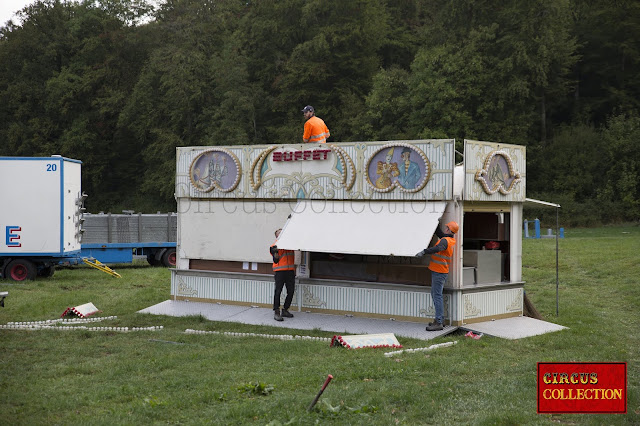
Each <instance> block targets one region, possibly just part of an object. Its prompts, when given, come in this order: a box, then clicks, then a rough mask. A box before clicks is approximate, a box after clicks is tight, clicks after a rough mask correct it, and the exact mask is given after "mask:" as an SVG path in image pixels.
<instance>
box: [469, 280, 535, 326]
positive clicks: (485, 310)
mask: <svg viewBox="0 0 640 426" xmlns="http://www.w3.org/2000/svg"><path fill="white" fill-rule="evenodd" d="M522 298H523V290H522V288H513V289H507V290H493V291H487V292H478V293H467V294H464V295H463V310H462V313H463V315H464V318H463V320H464V319H473V318H481V317H488V316H493V315H502V314H510V313H517V312H520V313H521V312H522Z"/></svg>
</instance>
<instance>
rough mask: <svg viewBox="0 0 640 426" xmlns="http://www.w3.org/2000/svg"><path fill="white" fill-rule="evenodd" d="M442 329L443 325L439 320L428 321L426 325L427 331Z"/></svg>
mask: <svg viewBox="0 0 640 426" xmlns="http://www.w3.org/2000/svg"><path fill="white" fill-rule="evenodd" d="M442 329H444V325H443V324H442V323H441V322H435V321H434V322H430V323H429V324H428V325H427V331H440V330H442Z"/></svg>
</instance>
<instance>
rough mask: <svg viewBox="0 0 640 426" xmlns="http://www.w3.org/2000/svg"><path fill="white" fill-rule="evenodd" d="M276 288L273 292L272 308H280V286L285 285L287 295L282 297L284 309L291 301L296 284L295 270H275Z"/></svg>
mask: <svg viewBox="0 0 640 426" xmlns="http://www.w3.org/2000/svg"><path fill="white" fill-rule="evenodd" d="M275 279H276V290H275V293H274V294H273V310H274V311H275V310H276V309H280V295H281V294H282V287H284V286H285V285H286V286H287V297H286V299H284V309H287V310H288V309H289V306H291V302H292V301H293V292H294V291H295V286H296V271H276V273H275Z"/></svg>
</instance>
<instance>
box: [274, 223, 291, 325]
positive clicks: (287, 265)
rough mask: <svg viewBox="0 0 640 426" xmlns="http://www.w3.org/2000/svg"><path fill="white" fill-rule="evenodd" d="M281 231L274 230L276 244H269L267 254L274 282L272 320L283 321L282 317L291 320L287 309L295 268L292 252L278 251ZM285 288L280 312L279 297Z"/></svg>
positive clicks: (289, 302)
mask: <svg viewBox="0 0 640 426" xmlns="http://www.w3.org/2000/svg"><path fill="white" fill-rule="evenodd" d="M281 231H282V229H278V230H276V232H275V234H276V242H274V243H273V244H271V247H270V248H269V252H270V253H271V256H272V257H273V273H274V277H275V281H276V287H275V292H274V294H273V319H274V320H276V321H284V320H283V318H282V317H285V318H293V314H291V313H290V312H289V307H290V306H291V302H292V301H293V292H294V291H295V285H296V267H295V265H294V255H293V251H292V250H280V249H279V248H278V246H276V243H277V242H278V237H279V236H280V232H281ZM284 286H286V287H287V297H286V298H285V300H284V307H283V309H282V310H280V295H281V294H282V288H283V287H284Z"/></svg>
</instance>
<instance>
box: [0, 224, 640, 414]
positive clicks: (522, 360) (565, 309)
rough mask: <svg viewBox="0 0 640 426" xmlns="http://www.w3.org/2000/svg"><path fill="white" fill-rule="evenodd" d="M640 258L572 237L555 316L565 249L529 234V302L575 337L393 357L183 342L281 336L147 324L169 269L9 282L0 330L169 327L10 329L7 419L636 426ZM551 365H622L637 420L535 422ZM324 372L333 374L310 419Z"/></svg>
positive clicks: (610, 237)
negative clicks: (75, 311)
mask: <svg viewBox="0 0 640 426" xmlns="http://www.w3.org/2000/svg"><path fill="white" fill-rule="evenodd" d="M638 253H640V228H638V227H632V226H629V227H610V228H599V229H575V230H572V229H569V230H567V231H566V238H565V239H564V240H561V241H560V286H559V292H560V305H559V316H557V317H556V279H555V240H526V241H525V242H524V247H523V275H524V278H525V280H526V281H527V285H526V291H527V294H528V296H529V297H530V299H531V300H532V301H533V302H534V304H535V306H536V307H537V309H538V310H539V311H540V312H541V313H542V314H543V315H544V317H545V319H546V320H549V321H552V322H555V323H558V324H562V325H565V326H567V327H569V329H568V330H564V331H562V332H557V333H549V334H546V335H542V336H536V337H531V338H526V339H520V340H505V339H499V338H492V337H489V336H484V337H483V338H482V339H480V340H473V339H468V338H465V337H464V336H462V335H450V336H447V337H443V338H440V339H436V340H435V341H433V342H425V341H420V340H413V339H404V338H400V339H399V340H400V342H401V343H402V344H403V345H404V347H405V348H418V347H425V346H428V345H429V344H431V343H442V342H447V341H453V340H457V341H458V344H457V345H455V346H452V347H448V348H442V349H439V350H436V351H433V352H430V353H426V352H415V353H411V354H403V355H400V356H398V357H395V358H387V357H385V356H384V355H383V354H384V352H386V351H385V350H383V349H375V350H351V351H350V350H346V349H344V348H331V347H329V346H328V344H326V343H323V342H317V341H280V340H271V339H263V338H259V337H227V336H224V335H216V334H209V335H190V334H185V333H184V330H185V329H187V328H192V329H200V330H218V331H237V332H256V333H270V334H284V333H285V332H284V331H283V330H282V329H278V328H271V327H256V326H250V325H243V324H233V323H216V322H211V321H207V320H205V319H203V318H202V317H200V316H193V317H184V318H173V317H162V316H152V315H142V314H137V313H136V311H138V310H140V309H143V308H146V307H148V306H151V305H153V304H156V303H159V302H161V301H163V300H166V299H168V298H169V276H170V274H169V271H168V270H166V269H163V268H149V267H146V266H143V265H135V266H128V267H127V266H119V267H117V268H116V270H117V271H118V272H119V273H120V274H122V277H123V278H122V279H115V278H112V277H110V276H108V275H106V274H104V273H102V272H99V271H97V270H93V269H89V268H85V267H82V268H76V269H73V270H70V269H63V270H58V271H56V274H55V275H54V277H53V278H50V279H38V280H37V281H32V282H27V283H25V284H16V283H12V282H9V281H0V291H9V297H8V298H7V299H6V306H5V307H4V308H0V324H6V323H7V322H9V321H34V320H45V319H53V318H56V317H58V316H59V315H60V314H61V313H62V312H63V311H64V310H65V309H66V308H67V307H69V306H76V305H79V304H83V303H87V302H92V303H94V305H96V306H97V307H98V308H99V309H101V310H102V311H103V312H102V314H100V315H103V316H107V315H117V316H118V319H117V320H113V321H105V322H102V323H98V324H95V325H101V326H128V327H143V326H151V325H163V326H164V329H163V330H161V331H155V332H154V331H148V332H135V333H133V332H131V333H126V334H125V333H117V332H108V331H104V332H89V331H68V332H64V331H48V330H47V331H15V330H0V416H1V417H0V418H1V419H2V420H0V423H2V424H11V425H21V424H24V425H27V424H28V425H38V424H42V425H45V424H46V425H50V424H73V423H76V424H92V425H113V424H259V425H265V424H273V425H275V424H287V423H290V424H303V425H306V424H326V423H333V424H368V425H374V424H375V425H394V424H409V425H414V424H421V425H422V424H424V425H428V424H434V425H440V424H478V425H494V424H500V425H502V424H514V425H515V424H556V423H568V424H593V425H600V424H640V393H639V392H640V369H639V365H640V359H639V358H640V356H639V352H640V351H639V348H640V331H639V328H640V327H639V325H640V321H639V312H640V310H639V308H640V282H639V281H640V279H639V278H638V277H640V266H639V263H640V262H639V260H640V259H639V257H640V256H639V254H638ZM89 326H92V324H89ZM286 333H287V334H288V333H292V334H295V333H297V334H302V335H314V336H323V337H331V336H332V335H331V334H330V333H325V332H321V331H317V330H314V331H300V330H299V331H295V330H294V331H289V330H287V331H286ZM176 343H178V344H176ZM541 361H547V362H549V361H553V362H569V361H584V362H590V361H593V362H595V361H599V362H603V361H626V362H627V363H628V366H627V368H628V376H627V382H628V398H627V402H628V414H626V415H587V414H581V415H578V414H564V415H546V414H544V415H541V414H537V413H536V363H537V362H541ZM327 374H332V375H333V376H334V380H333V382H332V383H331V384H330V385H329V387H328V388H327V390H326V391H325V393H324V394H323V396H322V398H321V399H320V402H319V403H318V405H317V406H316V409H315V410H314V411H313V412H311V413H308V412H307V411H306V408H307V406H308V405H309V403H310V402H311V400H312V399H313V397H314V396H315V394H316V393H317V392H318V390H319V389H320V386H321V385H322V383H323V381H324V379H325V377H326V375H327ZM272 388H273V389H272Z"/></svg>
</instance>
